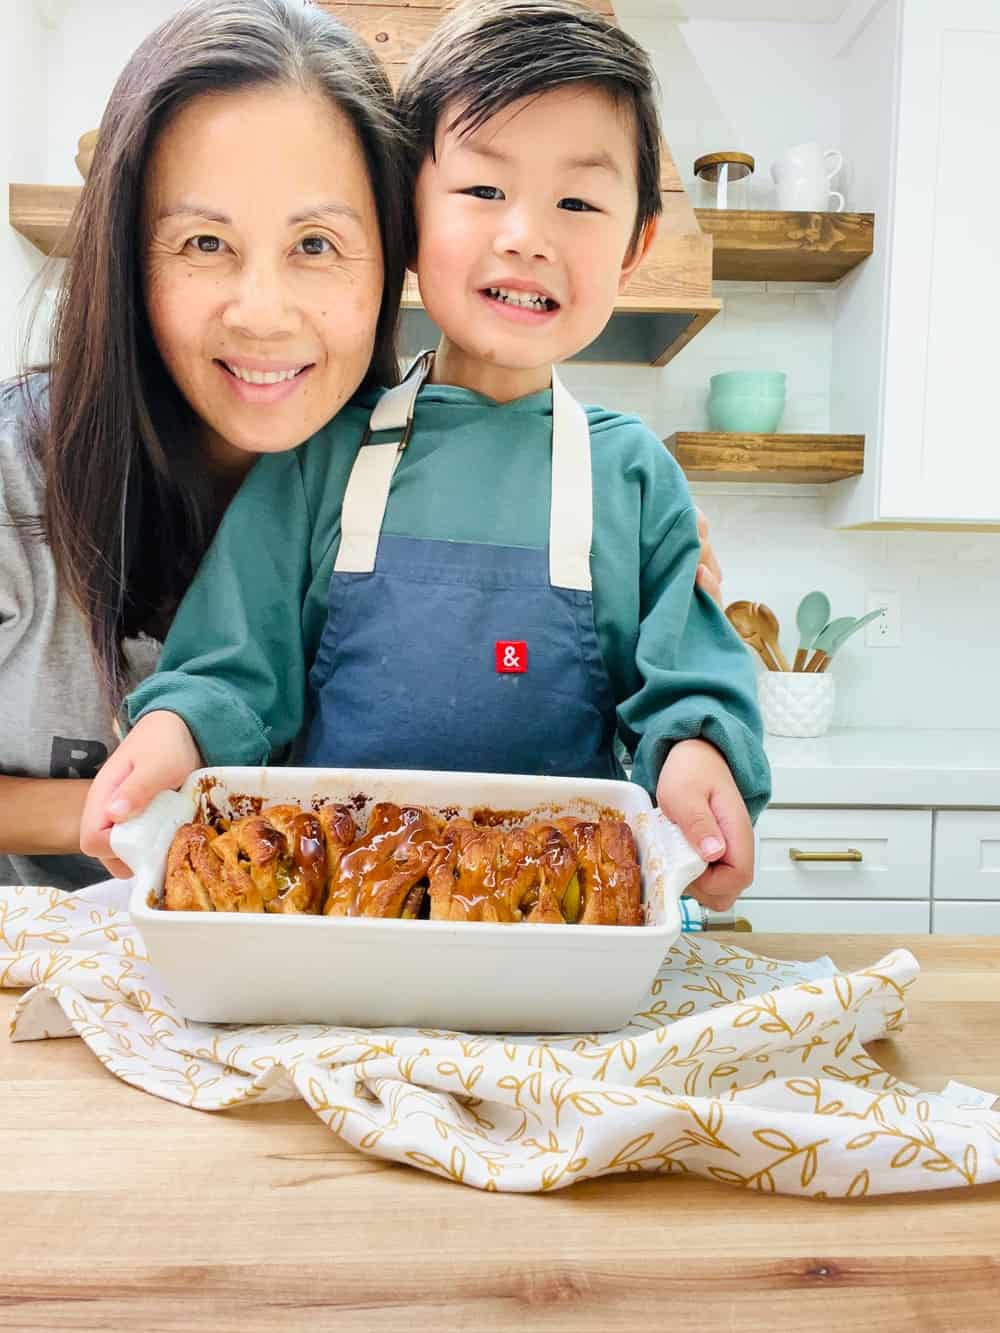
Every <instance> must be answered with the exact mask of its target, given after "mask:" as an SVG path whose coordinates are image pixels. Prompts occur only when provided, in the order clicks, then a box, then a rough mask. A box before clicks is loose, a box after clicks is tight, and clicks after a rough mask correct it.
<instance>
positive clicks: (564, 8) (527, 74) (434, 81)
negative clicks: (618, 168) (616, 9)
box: [398, 0, 662, 248]
mask: <svg viewBox="0 0 1000 1333" xmlns="http://www.w3.org/2000/svg"><path fill="white" fill-rule="evenodd" d="M572 84H590V85H591V86H593V87H597V88H601V89H602V90H603V91H604V92H606V93H607V94H608V95H609V96H610V97H611V98H612V99H613V100H614V101H615V102H616V103H617V104H619V105H621V106H625V107H628V108H630V109H631V111H632V114H633V117H634V122H635V138H636V178H637V182H638V188H639V207H638V210H637V215H636V221H635V227H634V229H633V232H632V246H633V248H634V246H635V245H636V243H637V241H638V240H639V237H640V235H641V234H642V230H643V228H644V227H645V226H646V224H647V222H650V221H651V220H652V219H653V218H655V217H657V216H658V215H659V213H660V210H661V208H662V203H661V200H660V117H659V113H658V111H657V108H656V89H657V83H656V74H655V72H654V70H653V67H652V64H651V63H650V59H649V56H648V55H647V53H646V52H645V51H644V50H643V48H642V47H641V46H640V45H639V43H638V42H636V41H634V40H633V39H632V38H631V37H629V36H628V34H627V33H624V32H622V30H621V29H620V28H616V27H615V26H614V24H612V23H609V22H608V21H607V19H604V18H602V17H601V16H600V14H597V13H596V12H595V11H594V10H592V9H588V8H587V7H586V6H585V5H582V4H578V3H575V0H467V3H465V4H462V5H459V6H458V8H456V9H455V10H453V11H452V12H451V13H450V14H448V15H446V17H445V19H444V20H443V22H442V23H441V25H440V26H439V27H438V28H437V29H436V30H435V32H434V35H433V37H431V39H430V41H429V42H427V43H426V44H425V45H424V46H423V47H422V48H421V49H420V50H419V51H418V52H417V53H416V55H415V56H414V57H413V59H412V60H411V61H410V63H409V65H408V66H407V68H406V72H405V74H404V75H403V80H402V83H401V84H400V87H399V95H398V103H399V111H400V117H401V119H402V121H403V124H404V126H405V127H406V129H407V130H408V131H409V132H410V138H411V143H412V145H413V150H414V153H415V161H414V163H413V170H414V172H416V171H417V170H419V168H420V165H421V163H422V162H423V161H424V159H425V158H427V157H430V158H432V159H433V157H434V140H435V136H436V134H437V128H438V120H439V118H440V115H441V111H442V109H443V108H445V107H448V108H450V109H451V110H453V111H456V112H457V114H456V115H455V117H454V119H453V120H451V121H450V122H449V124H448V126H447V128H448V129H449V130H458V131H461V132H462V133H465V134H472V133H474V132H475V131H476V130H478V129H480V128H481V126H483V125H484V124H485V123H486V121H488V120H489V119H490V117H491V116H495V115H496V114H497V112H498V111H502V110H503V109H504V108H505V107H508V106H511V105H512V104H513V103H514V102H519V101H520V100H521V99H522V98H525V97H537V96H540V95H541V94H542V93H547V92H552V91H554V90H555V89H557V88H565V87H567V86H568V85H572Z"/></svg>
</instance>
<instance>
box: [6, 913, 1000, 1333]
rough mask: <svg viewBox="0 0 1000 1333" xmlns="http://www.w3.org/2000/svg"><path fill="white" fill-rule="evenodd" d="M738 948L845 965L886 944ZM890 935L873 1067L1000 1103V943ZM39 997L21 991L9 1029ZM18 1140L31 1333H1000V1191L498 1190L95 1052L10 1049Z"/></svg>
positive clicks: (290, 1112) (21, 1267)
mask: <svg viewBox="0 0 1000 1333" xmlns="http://www.w3.org/2000/svg"><path fill="white" fill-rule="evenodd" d="M722 938H728V937H726V936H723V937H722ZM732 942H733V943H737V944H739V945H741V946H742V947H747V945H748V944H750V945H751V947H752V948H753V949H754V951H755V952H757V953H762V954H768V955H770V956H772V957H777V958H792V959H794V958H801V959H806V958H814V957H816V956H818V955H820V954H829V955H830V956H831V957H832V958H833V959H834V960H835V961H836V963H837V964H838V965H839V966H840V967H841V968H843V969H845V970H848V969H850V968H853V967H856V966H859V965H864V964H867V963H871V962H873V961H874V960H875V959H876V958H878V957H879V956H880V955H881V954H882V953H884V952H886V950H887V948H888V947H889V941H888V940H886V939H885V938H881V939H873V938H871V937H868V938H866V937H865V936H861V935H857V936H848V935H756V934H755V935H754V936H752V938H751V939H750V940H748V937H747V936H746V935H741V936H733V937H732ZM891 943H892V945H897V944H898V945H903V946H905V947H906V948H909V949H910V950H911V951H912V952H913V953H914V954H915V955H916V957H917V958H918V960H919V961H920V964H921V967H922V975H921V976H920V978H919V979H918V980H917V982H916V984H915V985H914V987H913V988H912V990H911V991H910V992H909V995H908V1002H909V1009H910V1022H909V1024H908V1025H907V1027H906V1028H905V1029H904V1031H903V1032H902V1034H901V1035H900V1036H899V1037H898V1038H897V1039H896V1040H895V1041H881V1042H876V1043H873V1045H872V1047H871V1050H872V1052H873V1054H874V1055H875V1056H876V1058H877V1059H878V1060H879V1061H880V1062H881V1063H882V1064H883V1065H885V1066H886V1067H887V1068H888V1069H890V1070H891V1071H892V1072H893V1073H895V1074H897V1075H898V1076H899V1077H900V1078H903V1079H905V1080H907V1081H911V1082H914V1083H917V1084H919V1085H920V1086H922V1087H924V1088H926V1089H929V1090H931V1091H938V1090H940V1089H941V1088H942V1087H943V1086H944V1084H945V1083H946V1082H947V1081H948V1079H956V1080H958V1081H960V1082H963V1083H968V1084H972V1085H973V1086H975V1087H978V1088H982V1089H987V1090H990V1091H995V1092H996V1093H997V1094H998V1095H1000V937H981V938H977V937H962V938H955V939H951V938H947V937H941V936H931V937H928V936H923V935H921V936H912V937H904V938H901V939H898V940H897V939H894V940H892V942H891ZM18 994H19V992H14V991H2V992H0V1014H2V1016H3V1018H4V1020H5V1019H6V1018H7V1017H8V1016H9V1014H10V1011H11V1010H12V1008H13V1006H14V1004H15V1002H16V1000H17V998H18ZM5 1032H6V1022H4V1033H5ZM0 1133H2V1138H0V1144H2V1150H3V1152H2V1158H0V1329H11V1330H14V1329H16V1330H18V1331H19V1333H23V1331H24V1330H29V1329H30V1330H45V1333H54V1331H55V1330H63V1329H67V1330H70V1329H72V1330H91V1329H100V1330H109V1329H112V1330H117V1329H122V1330H125V1329H128V1330H129V1331H130V1333H159V1331H160V1330H163V1331H164V1333H166V1331H167V1330H170V1331H173V1330H206V1333H207V1331H208V1330H212V1331H213V1333H216V1331H217V1330H230V1329H231V1330H237V1329H239V1330H244V1331H245V1333H256V1331H257V1330H263V1329H275V1330H289V1329H306V1328H308V1329H309V1330H311V1331H312V1333H322V1331H323V1330H326V1329H337V1330H351V1331H352V1333H353V1330H367V1329H401V1330H406V1333H424V1330H438V1329H440V1330H451V1329H468V1330H476V1331H477V1333H478V1330H484V1331H489V1330H494V1329H517V1330H519V1333H531V1330H535V1329H538V1330H548V1329H558V1330H573V1331H574V1333H583V1331H584V1330H601V1333H609V1331H610V1330H626V1329H627V1330H629V1331H630V1333H645V1331H646V1330H659V1329H664V1330H666V1329H669V1330H678V1329H689V1328H690V1329H699V1330H702V1329H707V1330H726V1331H727V1333H728V1330H765V1329H767V1330H773V1329H795V1330H797V1333H813V1331H815V1333H830V1331H831V1330H835V1331H836V1333H847V1331H848V1330H852V1331H853V1330H857V1331H858V1333H861V1331H862V1330H864V1333H868V1331H869V1330H870V1329H872V1328H875V1327H877V1328H878V1329H879V1330H880V1333H884V1330H894V1329H907V1330H923V1329H934V1330H956V1333H959V1331H960V1333H968V1331H969V1330H977V1329H983V1330H985V1329H990V1330H995V1329H996V1328H997V1327H998V1321H1000V1306H998V1298H997V1295H996V1293H997V1291H998V1290H1000V1184H995V1185H987V1186H984V1187H982V1188H976V1189H971V1190H959V1189H955V1190H946V1191H939V1192H934V1193H927V1194H921V1195H898V1196H894V1197H889V1198H868V1199H859V1200H853V1201H850V1202H847V1201H838V1202H833V1201H830V1202H826V1201H821V1202H818V1201H815V1200H806V1199H801V1198H788V1197H774V1196H768V1195H760V1194H749V1193H742V1192H740V1191H737V1190H734V1189H732V1188H730V1187H727V1186H725V1185H716V1184H714V1183H709V1182H707V1181H704V1180H700V1179H694V1178H684V1177H679V1176H671V1177H667V1178H660V1179H657V1178H653V1177H648V1178H645V1179H642V1178H638V1177H634V1176H629V1177H627V1178H625V1177H617V1178H609V1179H605V1180H599V1181H593V1182H589V1183H584V1184H582V1185H579V1186H576V1187H573V1188H570V1189H567V1190H564V1191H561V1192H558V1193H555V1194H551V1195H545V1196H539V1195H509V1194H508V1195H486V1194H483V1193H480V1192H479V1191H476V1190H472V1189H467V1188H463V1187H462V1186H458V1185H454V1184H450V1183H447V1182H445V1181H442V1180H439V1179H437V1178H435V1177H432V1176H430V1175H427V1174H425V1173H423V1172H417V1171H415V1170H411V1169H409V1168H406V1167H402V1166H396V1165H394V1164H391V1163H388V1162H383V1161H380V1160H377V1159H374V1158H371V1157H364V1156H361V1155H360V1154H358V1153H356V1152H355V1151H353V1150H352V1149H351V1148H349V1147H347V1146H346V1145H345V1144H343V1143H342V1142H341V1141H340V1140H339V1139H337V1138H335V1137H334V1136H333V1135H332V1134H331V1133H330V1131H329V1130H328V1129H327V1128H326V1127H325V1126H324V1125H323V1124H322V1123H321V1122H320V1121H319V1120H318V1119H317V1118H316V1116H315V1115H314V1114H313V1112H312V1111H310V1110H309V1109H308V1107H307V1106H306V1105H305V1104H304V1103H302V1102H299V1101H297V1102H287V1103H280V1104H270V1105H260V1106H255V1107H249V1108H246V1109H242V1110H232V1111H226V1112H222V1113H213V1114H210V1113H201V1112H195V1111H191V1110H189V1109H186V1108H183V1107H180V1106H176V1105H174V1104H172V1103H169V1102H165V1101H161V1100H158V1099H157V1098H155V1097H152V1096H149V1095H148V1094H146V1093H143V1092H140V1091H137V1090H136V1089H133V1088H130V1087H128V1086H127V1085H125V1084H123V1083H121V1082H120V1081H119V1080H118V1079H116V1078H114V1077H113V1076H112V1075H111V1074H109V1073H108V1072H107V1071H106V1070H105V1069H104V1067H103V1066H102V1065H101V1064H100V1063H99V1061H98V1060H97V1059H96V1058H95V1056H94V1055H93V1054H92V1053H91V1051H90V1050H89V1049H88V1048H87V1046H86V1045H85V1044H84V1043H83V1042H82V1041H80V1040H77V1039H65V1040H52V1041H39V1042H21V1043H16V1044H15V1043H11V1042H9V1041H7V1040H6V1038H5V1036H4V1035H0ZM997 1151H998V1152H1000V1144H998V1147H997Z"/></svg>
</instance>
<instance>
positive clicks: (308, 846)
mask: <svg viewBox="0 0 1000 1333" xmlns="http://www.w3.org/2000/svg"><path fill="white" fill-rule="evenodd" d="M486 813H487V814H488V813H489V812H486ZM163 906H164V907H165V908H167V909H169V910H173V911H204V912H295V913H311V914H316V913H321V912H322V913H324V914H325V915H327V916H352V917H358V916H367V917H384V918H397V919H400V918H402V919H412V918H416V917H429V918H430V919H431V920H432V921H493V922H516V921H529V922H541V923H543V924H547V925H566V924H569V925H573V924H576V923H580V924H582V925H603V926H638V925H641V924H642V921H643V911H642V887H641V879H640V873H639V858H638V854H637V851H636V846H635V839H634V838H633V836H632V830H631V829H630V828H629V826H628V824H627V823H625V821H624V820H621V819H612V818H601V819H597V820H584V819H576V818H574V817H571V816H563V817H559V818H557V819H552V820H548V821H545V820H538V821H536V822H534V823H530V824H526V825H518V826H514V827H502V826H500V825H499V824H496V823H492V822H485V823H480V822H476V821H474V820H469V819H459V818H455V819H447V820H446V819H442V818H440V817H439V816H437V815H435V814H434V813H432V812H431V811H430V810H427V809H425V808H424V807H423V806H415V805H414V806H399V805H395V804H393V803H392V802H388V801H383V802H381V803H379V804H377V805H373V806H372V809H371V813H370V815H369V818H368V825H367V828H366V829H364V830H360V829H358V828H357V826H356V824H355V821H354V815H353V814H352V812H351V810H350V808H349V807H348V806H346V805H337V804H333V803H331V804H328V805H323V806H320V807H319V809H318V810H317V811H316V812H315V813H312V812H309V811H304V810H300V809H299V807H298V806H295V805H273V806H270V807H268V808H267V809H264V810H261V812H260V813H259V814H255V815H248V816H246V817H244V818H242V819H236V820H233V821H232V822H231V823H230V824H229V825H228V827H226V828H225V829H224V831H223V832H217V831H216V830H215V829H213V828H211V827H209V826H208V825H206V824H198V823H196V824H185V825H183V827H182V828H180V829H179V830H178V831H177V834H176V835H175V837H174V841H173V844H172V846H171V848H170V854H169V856H168V859H167V874H166V882H165V886H164V898H163Z"/></svg>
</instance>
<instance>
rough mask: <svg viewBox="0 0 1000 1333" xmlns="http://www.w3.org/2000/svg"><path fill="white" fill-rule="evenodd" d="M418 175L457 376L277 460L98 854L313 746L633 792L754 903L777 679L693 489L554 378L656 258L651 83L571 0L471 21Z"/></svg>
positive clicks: (342, 756)
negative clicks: (159, 795)
mask: <svg viewBox="0 0 1000 1333" xmlns="http://www.w3.org/2000/svg"><path fill="white" fill-rule="evenodd" d="M400 107H401V112H402V114H403V116H404V118H405V120H406V121H407V123H408V124H409V126H410V128H411V129H412V132H413V135H414V140H415V144H416V151H417V153H418V158H419V161H418V166H417V171H416V188H415V211H416V224H417V232H418V243H417V253H416V257H415V263H414V267H415V270H416V273H417V276H418V279H419V283H420V290H421V295H422V298H423V302H424V305H425V306H426V308H427V311H428V313H429V314H430V316H431V317H432V318H433V319H434V321H435V322H436V324H437V325H438V327H439V328H440V329H441V332H442V337H441V342H440V344H439V346H438V349H437V352H436V353H435V354H434V355H433V356H425V357H424V358H421V360H420V361H419V362H418V363H417V364H416V366H415V369H414V370H413V371H411V374H410V376H409V377H408V379H407V380H406V381H404V383H403V384H402V385H401V386H399V387H398V388H396V389H394V390H390V391H389V392H388V393H386V394H384V395H382V396H381V397H379V395H378V394H373V395H369V396H367V397H363V396H359V397H358V398H356V399H355V400H354V402H353V403H352V404H350V405H349V406H348V407H347V408H346V409H344V410H342V411H341V413H340V414H339V415H338V416H337V418H336V419H335V420H334V421H333V422H331V423H330V425H329V426H328V427H326V428H325V429H324V430H323V431H321V432H320V434H319V435H318V436H316V437H314V438H313V439H312V440H311V441H308V442H307V443H306V444H305V445H303V446H301V447H300V448H299V449H297V450H294V451H292V452H290V453H288V454H284V455H279V456H272V457H264V458H262V459H261V460H260V462H259V463H258V464H257V466H256V468H255V470H254V471H253V473H252V474H251V476H250V477H249V479H248V480H247V482H246V483H245V484H244V486H243V488H242V490H241V491H240V493H239V495H238V497H237V498H236V500H235V501H234V502H233V503H232V505H231V506H230V509H229V511H228V513H227V515H226V518H225V521H224V523H223V524H222V526H221V528H220V530H219V533H218V536H217V538H216V541H215V544H214V546H213V547H212V549H211V551H210V552H209V554H208V556H207V557H206V559H205V562H204V563H203V565H202V569H201V571H200V573H199V576H198V578H197V580H196V581H195V583H194V584H193V585H192V588H191V590H190V592H189V594H188V596H187V598H186V600H185V602H184V604H183V606H182V608H181V611H180V613H179V615H178V616H177V619H176V620H175V622H174V626H173V629H172V631H171V633H170V636H169V638H168V640H167V644H166V647H165V650H164V655H163V660H162V662H161V670H160V672H159V673H158V674H157V675H155V676H154V677H152V678H151V679H149V680H148V681H146V682H145V683H144V684H143V685H142V686H141V687H140V688H139V689H138V690H137V691H136V692H135V693H134V694H133V695H132V696H131V697H130V699H129V701H128V706H129V714H130V719H131V721H132V722H133V724H135V725H134V729H133V730H132V732H131V734H130V735H129V736H128V737H127V738H126V740H125V741H124V742H123V744H122V745H121V747H120V748H119V749H118V750H117V751H116V753H115V754H114V755H113V756H112V759H111V760H110V761H109V763H108V764H107V765H106V766H105V769H104V770H102V773H101V774H100V775H99V777H98V779H97V780H96V782H95V784H94V788H93V791H92V796H91V801H90V803H89V805H88V811H87V814H86V815H85V818H84V824H83V835H84V842H85V843H86V844H87V849H89V850H91V852H92V854H93V853H96V854H98V855H101V854H102V853H103V856H104V859H105V860H106V862H107V863H108V864H109V866H110V867H111V868H112V869H114V870H116V871H121V870H122V869H123V868H122V867H121V865H120V863H119V864H117V865H116V864H114V863H113V862H112V860H111V859H110V858H109V857H108V844H107V831H108V828H109V826H110V824H111V823H113V822H115V821H116V820H119V819H123V818H127V817H128V816H129V815H130V814H134V813H135V812H136V811H137V810H138V809H140V808H142V806H143V805H144V804H145V803H146V802H147V801H148V800H149V799H150V797H151V796H152V795H153V794H154V792H156V791H157V790H160V789H161V788H163V787H165V786H173V785H176V784H178V783H179V782H180V781H182V780H183V778H184V777H185V776H186V774H187V773H188V772H190V771H191V770H192V769H194V768H196V767H198V766H200V765H201V764H202V763H206V764H219V763H225V764H256V763H261V762H266V761H267V759H268V757H269V755H270V754H271V753H272V752H273V751H274V750H275V749H276V748H278V747H281V746H284V745H286V744H288V743H289V742H290V741H292V740H293V739H294V738H295V737H296V736H298V735H299V733H300V731H301V730H302V728H303V723H304V722H308V729H307V731H306V732H305V752H304V759H305V762H306V763H309V764H316V765H330V766H337V767H388V768H431V769H433V768H438V769H452V770H471V771H499V772H521V773H524V772H529V773H551V774H555V773H561V774H567V773H568V774H579V775H581V776H603V777H612V776H620V775H621V769H620V767H619V765H618V762H617V759H616V757H615V753H614V744H615V737H616V734H617V735H618V736H620V737H621V739H622V741H623V742H624V744H625V745H626V746H627V748H628V749H629V750H630V751H631V753H632V756H633V768H632V777H633V780H635V781H636V782H638V783H640V784H641V785H643V786H644V787H646V788H647V789H648V790H649V791H651V792H655V793H656V796H657V799H658V801H659V804H660V806H661V808H663V809H664V811H665V812H666V813H667V814H668V815H669V816H670V817H671V818H672V819H674V820H675V822H677V823H678V824H680V826H681V828H682V829H683V830H684V832H685V834H686V835H687V837H688V839H689V840H690V841H691V842H692V843H693V844H694V845H695V846H696V847H698V848H699V849H700V850H701V853H702V855H703V856H704V857H705V859H706V860H707V861H709V862H710V863H711V864H710V866H709V869H708V870H707V871H706V874H705V876H703V877H702V880H701V881H699V885H698V886H697V888H696V893H697V896H699V897H700V898H701V899H702V901H704V902H705V903H706V904H707V905H709V906H713V907H725V906H728V905H729V904H730V903H731V902H732V901H733V900H734V898H735V897H736V895H737V894H738V892H739V891H740V890H741V889H742V888H744V887H746V886H747V884H749V882H750V879H751V877H752V866H753V836H752V829H751V823H750V817H751V815H753V816H756V814H757V813H758V812H759V811H760V810H761V809H762V808H763V806H764V804H765V803H766V801H767V798H768V795H769V772H768V767H767V762H766V759H765V757H764V754H763V749H762V746H761V728H760V721H759V716H758V713H757V708H756V703H755V691H754V676H753V670H752V667H751V663H750V658H749V655H748V654H747V653H746V651H745V649H744V647H743V645H742V643H741V642H740V641H739V640H738V639H737V638H736V637H735V635H734V634H733V633H732V632H731V630H730V628H729V626H728V624H727V623H726V620H725V618H724V617H723V616H722V614H721V613H720V612H719V610H718V608H717V607H716V606H715V605H714V603H712V602H711V600H710V599H709V598H708V597H707V596H706V595H705V594H704V593H702V592H700V591H698V592H695V593H694V595H693V596H692V592H691V589H692V586H693V584H694V578H695V569H696V566H697V563H698V553H699V539H698V535H697V530H696V520H695V511H694V509H693V508H692V504H691V499H690V496H689V493H688V490H687V486H686V483H685V481H684V478H683V476H682V474H681V473H680V471H679V469H678V468H677V466H676V464H675V463H674V462H673V460H672V459H671V458H670V456H669V455H668V453H667V451H666V450H665V449H664V447H663V445H662V443H661V442H660V441H659V440H658V439H657V438H656V437H655V436H654V435H653V434H652V433H651V432H649V431H648V430H647V429H646V428H645V427H644V426H643V425H642V424H641V423H640V422H639V421H638V420H637V419H636V418H634V417H626V416H621V415H619V414H617V413H612V412H607V411H604V410H602V409H600V408H595V407H591V408H588V409H586V411H585V410H584V409H583V408H581V407H579V406H578V405H577V404H576V403H575V401H574V400H573V399H572V398H571V397H570V396H569V395H568V393H567V392H566V391H565V389H563V387H562V385H561V383H560V382H559V380H558V378H557V376H556V375H555V373H554V371H553V366H554V365H556V364H557V363H559V362H561V361H564V360H566V359H567V358H569V357H571V356H573V355H574V354H575V353H576V352H578V351H580V350H581V349H582V348H584V347H586V346H587V345H588V344H589V343H590V342H592V341H593V339H594V338H595V337H597V335H598V334H599V333H600V332H601V330H602V329H603V327H604V325H605V324H606V322H607V321H608V319H609V318H610V316H611V314H612V312H613V309H614V305H615V300H616V297H617V295H618V293H619V291H620V290H621V288H622V287H623V286H624V285H625V283H626V282H627V281H628V279H629V277H630V276H631V274H632V273H633V272H634V271H635V270H636V268H637V267H638V266H639V264H640V263H641V262H642V259H643V257H644V255H645V254H646V252H647V251H648V249H649V246H650V244H651V242H652V240H653V237H654V234H655V230H656V218H657V214H658V213H659V210H660V199H659V135H660V131H659V124H658V119H657V113H656V108H655V102H654V79H653V75H652V71H651V69H650V66H649V63H648V59H647V57H646V55H645V53H644V52H643V51H642V49H641V48H640V47H639V46H637V45H636V43H634V42H633V41H632V40H631V39H630V38H629V37H627V36H626V35H625V34H624V33H622V32H620V31H619V30H617V29H615V28H613V27H611V26H610V25H608V24H607V23H606V22H605V21H604V20H603V19H601V18H600V17H599V16H597V15H596V14H594V13H592V12H591V11H590V10H587V9H585V8H582V7H578V6H577V5H575V4H573V3H570V2H569V0H533V2H529V0H499V3H490V4H486V5H476V6H471V7H470V6H466V7H464V8H462V9H459V10H457V11H455V12H454V13H453V14H452V15H451V16H450V17H449V18H448V19H446V21H445V22H444V24H443V25H442V27H441V28H440V29H439V30H438V33H437V34H436V35H435V37H434V39H432V41H431V42H430V43H429V44H428V46H427V47H426V48H425V49H424V50H423V52H421V53H419V54H418V55H417V57H416V58H415V59H414V61H413V63H412V65H411V67H410V69H409V71H408V73H407V76H406V79H405V81H404V84H403V86H402V88H401V90H400Z"/></svg>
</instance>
